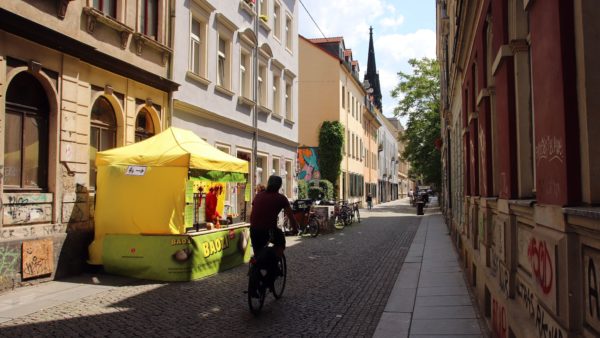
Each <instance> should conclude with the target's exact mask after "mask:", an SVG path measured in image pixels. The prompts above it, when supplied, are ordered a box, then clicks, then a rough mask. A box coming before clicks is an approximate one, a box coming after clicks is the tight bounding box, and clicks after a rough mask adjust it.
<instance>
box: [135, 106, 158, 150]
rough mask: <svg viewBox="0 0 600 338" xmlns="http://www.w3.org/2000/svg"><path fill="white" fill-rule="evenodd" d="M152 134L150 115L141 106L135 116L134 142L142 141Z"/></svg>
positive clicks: (153, 131)
mask: <svg viewBox="0 0 600 338" xmlns="http://www.w3.org/2000/svg"><path fill="white" fill-rule="evenodd" d="M154 134H155V130H154V123H152V116H150V112H149V111H148V110H146V108H142V110H140V112H139V113H138V115H137V117H136V118H135V142H140V141H143V140H145V139H147V138H149V137H152V136H154Z"/></svg>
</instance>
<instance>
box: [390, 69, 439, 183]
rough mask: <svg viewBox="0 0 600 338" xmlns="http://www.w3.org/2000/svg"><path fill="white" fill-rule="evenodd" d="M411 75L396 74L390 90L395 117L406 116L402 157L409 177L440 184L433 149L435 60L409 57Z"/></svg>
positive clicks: (436, 86) (436, 125)
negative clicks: (394, 82) (394, 105)
mask: <svg viewBox="0 0 600 338" xmlns="http://www.w3.org/2000/svg"><path fill="white" fill-rule="evenodd" d="M408 63H409V64H410V65H411V66H412V68H413V69H412V74H407V73H403V72H399V73H398V77H399V78H400V83H399V84H398V85H397V86H396V87H395V88H394V89H393V90H392V97H394V98H395V99H398V105H397V106H396V108H394V114H395V115H396V116H402V117H408V121H407V124H406V130H405V132H404V136H403V141H404V143H405V149H404V152H403V153H402V157H403V158H404V159H405V160H406V161H408V162H409V163H410V166H411V172H410V173H409V175H410V176H411V177H413V178H421V179H422V180H423V183H426V184H433V185H436V186H437V187H439V186H440V183H441V158H440V152H439V150H438V149H437V148H436V146H435V143H436V140H438V139H439V138H440V123H441V122H440V121H441V120H440V67H439V64H438V63H437V60H435V59H429V58H423V59H410V60H409V61H408Z"/></svg>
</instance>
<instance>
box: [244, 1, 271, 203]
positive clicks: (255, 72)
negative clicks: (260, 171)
mask: <svg viewBox="0 0 600 338" xmlns="http://www.w3.org/2000/svg"><path fill="white" fill-rule="evenodd" d="M255 6H256V16H255V17H254V34H255V36H256V45H255V46H254V62H253V64H252V99H253V100H254V106H253V109H252V129H253V133H252V159H251V165H250V175H251V177H250V182H251V184H250V188H251V190H250V203H252V200H253V199H254V191H255V190H256V163H257V162H258V161H257V159H258V35H259V31H258V20H259V16H260V0H257V1H256V3H255ZM265 80H266V79H265ZM246 186H248V185H246Z"/></svg>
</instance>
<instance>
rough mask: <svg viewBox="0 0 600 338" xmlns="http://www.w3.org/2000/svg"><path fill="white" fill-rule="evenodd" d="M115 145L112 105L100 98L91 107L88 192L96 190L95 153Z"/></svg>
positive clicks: (114, 118) (114, 122)
mask: <svg viewBox="0 0 600 338" xmlns="http://www.w3.org/2000/svg"><path fill="white" fill-rule="evenodd" d="M116 145H117V122H116V117H115V110H114V108H113V106H112V104H111V103H110V102H109V101H108V99H106V98H105V97H103V96H100V97H99V98H98V99H97V100H96V102H94V105H93V106H92V113H91V128H90V190H95V189H96V165H95V161H96V153H97V152H99V151H103V150H108V149H111V148H114V147H115V146H116Z"/></svg>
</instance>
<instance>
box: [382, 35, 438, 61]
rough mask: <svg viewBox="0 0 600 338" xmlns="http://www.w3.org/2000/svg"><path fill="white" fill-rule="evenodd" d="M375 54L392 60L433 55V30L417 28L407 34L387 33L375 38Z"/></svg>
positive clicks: (405, 59) (432, 56)
mask: <svg viewBox="0 0 600 338" xmlns="http://www.w3.org/2000/svg"><path fill="white" fill-rule="evenodd" d="M375 54H376V55H377V57H378V58H379V56H383V57H385V58H388V57H389V58H392V59H393V60H394V61H407V60H408V59H410V58H420V57H425V56H426V57H430V58H434V57H435V32H434V31H432V30H429V29H419V30H418V31H416V32H414V33H409V34H388V35H383V36H380V37H378V38H376V39H375Z"/></svg>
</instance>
